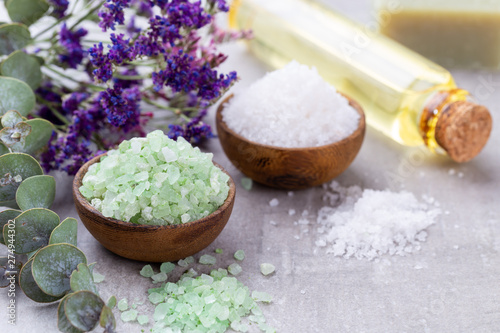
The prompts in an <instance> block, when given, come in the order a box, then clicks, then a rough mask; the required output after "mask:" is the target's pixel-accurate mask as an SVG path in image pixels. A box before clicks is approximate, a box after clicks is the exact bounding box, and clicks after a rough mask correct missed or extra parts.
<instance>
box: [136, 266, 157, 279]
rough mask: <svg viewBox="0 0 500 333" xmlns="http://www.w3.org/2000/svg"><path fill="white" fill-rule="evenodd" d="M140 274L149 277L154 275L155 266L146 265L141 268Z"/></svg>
mask: <svg viewBox="0 0 500 333" xmlns="http://www.w3.org/2000/svg"><path fill="white" fill-rule="evenodd" d="M139 274H141V275H142V276H144V277H147V278H149V277H152V276H153V275H154V271H153V267H151V265H146V266H144V267H143V268H142V269H141V272H140V273H139Z"/></svg>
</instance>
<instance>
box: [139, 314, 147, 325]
mask: <svg viewBox="0 0 500 333" xmlns="http://www.w3.org/2000/svg"><path fill="white" fill-rule="evenodd" d="M137 322H138V323H139V325H143V326H144V325H146V324H147V323H149V317H148V316H147V315H139V316H138V317H137Z"/></svg>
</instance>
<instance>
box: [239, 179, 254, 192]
mask: <svg viewBox="0 0 500 333" xmlns="http://www.w3.org/2000/svg"><path fill="white" fill-rule="evenodd" d="M241 186H243V188H244V189H245V190H247V191H250V190H251V189H252V186H253V181H252V179H250V178H247V177H243V178H241Z"/></svg>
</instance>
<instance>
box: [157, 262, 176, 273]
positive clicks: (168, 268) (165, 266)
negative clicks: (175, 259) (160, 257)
mask: <svg viewBox="0 0 500 333" xmlns="http://www.w3.org/2000/svg"><path fill="white" fill-rule="evenodd" d="M174 268H175V264H174V263H171V262H164V263H162V264H161V266H160V272H163V273H165V274H170V273H171V272H172V271H173V270H174Z"/></svg>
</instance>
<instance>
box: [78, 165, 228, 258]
mask: <svg viewBox="0 0 500 333" xmlns="http://www.w3.org/2000/svg"><path fill="white" fill-rule="evenodd" d="M101 156H103V155H101ZM101 156H97V157H95V158H93V159H92V160H90V161H88V162H87V163H86V164H85V165H83V166H82V168H81V169H80V171H78V173H77V174H76V176H75V179H74V180H73V199H74V201H75V205H76V210H77V212H78V215H79V216H80V219H81V221H82V222H83V224H84V225H85V227H86V228H87V230H88V231H89V232H90V233H91V234H92V236H94V238H95V239H97V241H99V243H101V244H102V245H103V246H104V247H105V248H107V249H108V250H110V251H111V252H114V253H116V254H118V255H119V256H122V257H125V258H128V259H133V260H139V261H148V262H166V261H174V260H179V259H183V258H186V257H188V256H190V255H193V254H195V253H198V252H199V251H201V250H203V249H204V248H206V247H207V246H208V245H210V244H211V243H212V242H213V241H214V240H215V239H216V238H217V236H219V234H220V233H221V231H222V229H224V227H225V226H226V223H227V221H228V220H229V217H230V215H231V212H232V210H233V206H234V198H235V194H236V188H235V185H234V182H233V179H232V178H231V177H229V194H228V197H227V199H226V201H225V202H224V204H223V205H222V206H221V207H220V208H219V209H218V210H217V211H215V212H214V213H212V214H210V215H209V216H207V217H205V218H203V219H199V220H196V221H193V222H189V223H185V224H180V225H170V226H152V225H137V224H133V223H129V222H124V221H119V220H116V219H113V218H107V217H104V216H103V215H102V214H101V213H100V212H99V211H98V210H97V209H95V208H94V207H92V206H91V205H90V204H89V202H88V201H87V199H85V198H84V197H83V195H82V194H81V193H80V190H79V188H80V186H81V185H82V179H83V176H84V175H85V173H86V172H87V170H88V168H89V166H90V165H92V164H94V163H96V162H98V161H100V158H101ZM214 164H215V165H216V166H217V167H219V168H220V169H221V170H222V171H224V172H225V173H226V174H227V172H226V171H225V170H224V169H223V168H222V167H221V166H219V165H218V164H216V163H214Z"/></svg>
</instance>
